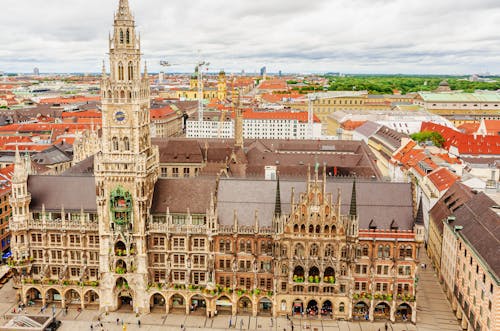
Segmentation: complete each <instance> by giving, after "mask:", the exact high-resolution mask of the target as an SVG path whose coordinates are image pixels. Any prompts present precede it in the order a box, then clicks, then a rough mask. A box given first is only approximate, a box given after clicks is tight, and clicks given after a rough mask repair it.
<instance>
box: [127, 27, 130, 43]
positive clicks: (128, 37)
mask: <svg viewBox="0 0 500 331" xmlns="http://www.w3.org/2000/svg"><path fill="white" fill-rule="evenodd" d="M127 44H130V31H129V29H127Z"/></svg>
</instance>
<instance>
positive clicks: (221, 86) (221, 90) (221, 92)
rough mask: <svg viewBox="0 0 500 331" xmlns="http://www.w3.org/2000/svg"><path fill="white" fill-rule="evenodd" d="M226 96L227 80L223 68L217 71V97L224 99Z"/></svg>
mask: <svg viewBox="0 0 500 331" xmlns="http://www.w3.org/2000/svg"><path fill="white" fill-rule="evenodd" d="M226 98H227V82H226V73H225V72H224V70H221V71H220V72H219V80H218V82H217V99H219V100H220V101H225V100H226Z"/></svg>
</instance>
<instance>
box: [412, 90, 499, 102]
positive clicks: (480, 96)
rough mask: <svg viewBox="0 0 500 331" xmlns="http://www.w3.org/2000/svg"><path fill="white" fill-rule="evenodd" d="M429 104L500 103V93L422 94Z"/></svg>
mask: <svg viewBox="0 0 500 331" xmlns="http://www.w3.org/2000/svg"><path fill="white" fill-rule="evenodd" d="M419 94H420V96H421V97H422V99H424V101H427V102H478V103H481V102H500V92H481V93H456V92H455V93H430V92H420V93H419Z"/></svg>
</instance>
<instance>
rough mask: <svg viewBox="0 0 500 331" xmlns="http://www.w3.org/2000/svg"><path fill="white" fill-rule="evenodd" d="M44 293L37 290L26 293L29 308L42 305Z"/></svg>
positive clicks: (32, 289) (33, 289) (31, 289)
mask: <svg viewBox="0 0 500 331" xmlns="http://www.w3.org/2000/svg"><path fill="white" fill-rule="evenodd" d="M42 298H43V297H42V293H41V292H40V291H39V290H38V289H36V288H34V287H33V288H30V289H29V290H28V291H26V304H27V305H28V306H35V305H37V306H38V305H40V306H41V305H42Z"/></svg>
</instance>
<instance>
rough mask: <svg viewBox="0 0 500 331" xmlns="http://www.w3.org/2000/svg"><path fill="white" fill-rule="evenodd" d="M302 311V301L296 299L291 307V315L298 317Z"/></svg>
mask: <svg viewBox="0 0 500 331" xmlns="http://www.w3.org/2000/svg"><path fill="white" fill-rule="evenodd" d="M303 311H304V304H303V303H302V300H300V299H296V300H295V301H294V302H293V305H292V315H300V314H302V312H303Z"/></svg>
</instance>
